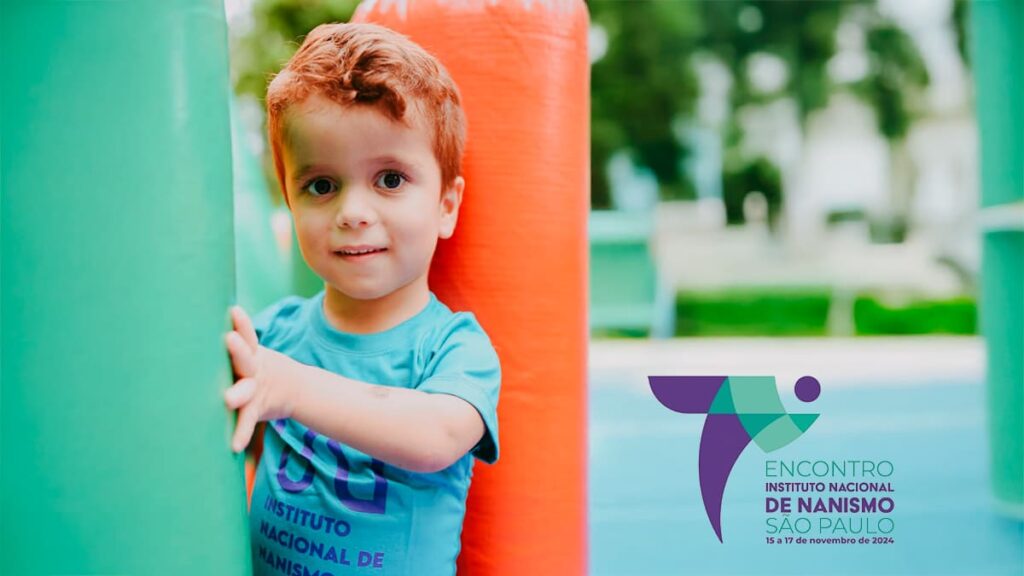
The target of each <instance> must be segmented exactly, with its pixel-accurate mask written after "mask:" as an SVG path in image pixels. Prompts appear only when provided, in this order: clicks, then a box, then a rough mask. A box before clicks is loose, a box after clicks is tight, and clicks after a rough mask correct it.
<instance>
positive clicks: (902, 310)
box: [853, 295, 978, 335]
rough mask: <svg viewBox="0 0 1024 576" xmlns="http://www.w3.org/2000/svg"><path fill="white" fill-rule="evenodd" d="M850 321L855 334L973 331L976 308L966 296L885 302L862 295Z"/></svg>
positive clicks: (976, 324)
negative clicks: (898, 302)
mask: <svg viewBox="0 0 1024 576" xmlns="http://www.w3.org/2000/svg"><path fill="white" fill-rule="evenodd" d="M853 321H854V326H855V329H856V333H857V334H858V335H880V334H977V333H978V307H977V304H976V303H975V301H974V298H971V297H967V296H962V297H959V298H951V299H948V300H914V301H910V302H907V303H905V304H886V303H885V302H883V301H881V300H880V299H878V298H877V297H874V296H867V295H864V296H858V297H857V299H856V300H854V303H853Z"/></svg>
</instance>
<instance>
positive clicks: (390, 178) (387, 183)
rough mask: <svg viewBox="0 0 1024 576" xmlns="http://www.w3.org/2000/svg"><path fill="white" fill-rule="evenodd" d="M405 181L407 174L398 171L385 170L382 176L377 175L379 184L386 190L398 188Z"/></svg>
mask: <svg viewBox="0 0 1024 576" xmlns="http://www.w3.org/2000/svg"><path fill="white" fill-rule="evenodd" d="M404 181H405V176H402V175H401V174H399V173H398V172H384V173H383V174H381V175H380V176H377V182H376V184H377V186H379V187H380V188H384V189H386V190H397V189H398V187H399V186H401V185H402V182H404Z"/></svg>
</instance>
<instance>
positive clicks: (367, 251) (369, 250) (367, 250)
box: [334, 246, 387, 258]
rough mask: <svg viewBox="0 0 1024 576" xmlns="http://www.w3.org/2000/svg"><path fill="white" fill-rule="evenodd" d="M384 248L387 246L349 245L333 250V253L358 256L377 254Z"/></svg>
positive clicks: (350, 256)
mask: <svg viewBox="0 0 1024 576" xmlns="http://www.w3.org/2000/svg"><path fill="white" fill-rule="evenodd" d="M386 250H387V248H376V247H373V246H351V247H346V248H342V249H340V250H335V251H334V253H335V254H337V255H338V256H341V257H342V258H360V257H366V256H370V255H372V254H379V253H381V252H384V251H386Z"/></svg>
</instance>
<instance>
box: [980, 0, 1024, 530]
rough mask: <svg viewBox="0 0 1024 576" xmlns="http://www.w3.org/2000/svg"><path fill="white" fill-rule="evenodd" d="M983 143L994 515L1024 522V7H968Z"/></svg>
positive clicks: (1013, 0) (1015, 2) (997, 0)
mask: <svg viewBox="0 0 1024 576" xmlns="http://www.w3.org/2000/svg"><path fill="white" fill-rule="evenodd" d="M971 20H972V23H971V26H972V29H971V32H972V35H971V36H972V46H971V47H972V49H973V52H972V61H973V65H974V76H975V82H976V86H977V112H978V114H977V115H978V129H979V133H980V142H981V206H982V208H981V212H980V218H979V221H980V223H981V228H982V234H983V238H982V275H981V285H982V290H981V325H982V331H983V333H984V335H985V339H986V342H987V344H988V401H989V411H988V413H989V435H990V440H991V462H992V484H993V488H994V492H995V498H996V502H997V507H998V509H999V510H1000V511H1001V512H1003V513H1005V514H1008V515H1010V516H1014V517H1017V518H1024V36H1022V32H1024V3H1021V2H1020V0H994V1H990V2H973V3H971Z"/></svg>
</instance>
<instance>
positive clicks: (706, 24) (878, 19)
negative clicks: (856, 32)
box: [588, 0, 928, 215]
mask: <svg viewBox="0 0 1024 576" xmlns="http://www.w3.org/2000/svg"><path fill="white" fill-rule="evenodd" d="M588 5H589V7H590V10H591V14H592V20H593V23H594V24H595V25H597V26H600V27H601V28H602V29H603V30H604V32H605V34H606V36H607V44H608V45H607V51H606V53H605V54H604V55H603V57H601V58H600V59H598V60H597V61H596V62H595V63H594V66H593V69H592V122H593V123H592V130H593V132H592V151H593V153H592V181H593V195H592V204H593V206H594V207H598V208H604V207H608V206H609V205H610V194H609V191H608V189H607V187H608V182H607V178H606V176H605V173H604V166H605V165H606V162H607V159H608V158H609V157H610V156H611V155H612V154H614V153H615V152H616V151H617V150H620V149H626V150H628V151H629V152H630V155H631V156H632V158H633V159H634V162H636V163H637V164H639V165H641V166H645V167H647V168H650V169H651V170H652V171H653V172H654V174H655V175H656V176H657V178H658V180H659V184H660V188H661V196H662V197H663V198H686V197H690V196H692V193H693V190H692V186H690V185H689V183H688V182H687V181H686V178H685V177H684V176H683V175H682V174H680V172H679V166H680V161H681V159H682V157H683V155H684V154H685V153H686V151H685V149H684V146H683V145H682V144H680V143H679V142H678V140H677V139H676V137H675V135H674V133H673V130H672V127H673V126H675V125H676V123H677V122H678V120H679V119H680V118H687V117H691V116H692V115H693V111H694V104H695V101H696V98H697V95H698V92H699V90H698V87H697V80H696V75H695V74H694V71H693V56H694V55H696V54H710V55H712V56H713V57H714V58H715V59H717V60H718V61H719V62H720V63H721V64H722V65H723V66H724V67H725V68H726V69H727V70H728V71H729V73H730V76H731V79H732V86H731V89H730V93H729V108H730V114H729V115H728V117H727V120H726V124H725V126H723V127H722V130H723V132H724V134H723V136H724V138H723V142H724V147H725V150H724V152H725V162H724V170H725V174H723V178H724V181H725V182H726V183H727V184H729V186H727V187H726V188H727V190H726V193H727V194H732V195H734V196H735V195H736V194H737V193H738V194H740V195H741V196H742V195H743V194H745V193H746V192H744V191H743V190H742V189H741V188H737V185H739V184H740V183H742V182H744V181H753V180H761V179H753V180H751V178H749V177H748V176H749V175H750V174H758V173H760V174H765V173H768V172H771V171H770V170H768V169H767V167H766V166H764V163H765V162H766V159H765V158H763V157H756V158H746V157H744V156H743V153H742V147H741V145H742V142H743V134H742V130H741V127H740V125H739V123H738V120H737V118H738V114H737V112H738V111H740V110H741V109H743V108H745V107H750V106H759V105H764V104H768V103H771V102H774V101H777V100H779V99H783V98H787V99H791V100H792V101H793V102H794V104H795V106H796V109H797V112H798V116H799V120H800V122H801V128H804V127H805V123H806V120H807V118H808V116H809V115H810V114H811V113H813V112H814V111H815V110H818V109H820V108H822V107H824V106H826V105H827V104H828V101H829V98H830V96H831V95H832V94H833V93H835V92H837V91H840V90H845V91H849V92H850V93H852V94H855V95H856V96H858V97H859V98H861V99H862V100H863V101H864V102H865V103H867V104H868V105H870V106H871V107H872V108H873V109H874V110H875V113H876V118H877V119H878V130H879V133H880V134H882V135H883V136H884V137H886V138H887V139H889V140H890V142H893V143H894V145H899V143H900V142H901V139H902V138H903V136H905V134H906V132H907V129H908V128H909V126H910V124H911V123H912V121H913V119H914V117H915V116H916V114H917V113H918V111H919V109H920V106H919V103H918V101H917V99H916V95H917V94H919V93H920V91H921V89H922V88H923V87H924V86H925V85H927V83H928V76H927V72H926V69H925V67H924V64H923V60H922V59H921V57H920V55H919V54H918V52H917V50H916V47H915V45H914V43H913V42H912V40H911V39H910V37H909V36H908V35H907V34H906V33H905V32H904V31H903V30H902V29H901V28H899V27H898V26H896V24H895V23H894V22H892V20H891V19H889V18H888V17H886V16H885V15H883V14H882V13H881V12H880V11H879V10H878V7H877V6H876V4H875V3H874V2H873V1H869V0H851V1H800V0H736V1H707V2H664V1H657V0H634V1H631V2H621V1H615V0H589V2H588ZM844 21H849V22H850V23H851V24H852V25H854V26H857V27H858V28H859V29H861V30H862V31H863V35H864V38H865V42H864V47H863V50H864V51H865V52H866V56H867V59H868V61H869V66H868V68H867V70H866V71H865V74H864V76H863V77H862V78H860V79H859V80H857V81H856V82H852V83H850V84H848V85H840V84H837V82H836V81H835V80H833V79H832V78H831V76H830V74H829V62H830V61H831V60H832V59H833V58H834V57H835V56H836V52H837V45H836V32H837V29H838V28H839V26H840V24H841V23H843V22H844ZM765 55H768V56H771V57H773V58H776V59H780V60H781V61H782V62H784V63H785V67H786V74H785V81H784V82H782V83H781V84H780V85H778V86H777V87H775V88H774V89H771V90H767V91H765V90H764V89H763V88H761V87H758V86H757V85H756V84H755V82H753V81H752V78H751V67H752V66H751V64H752V62H753V60H754V59H755V58H758V57H763V56H765ZM652 59H658V60H659V61H658V62H651V61H650V60H652ZM769 180H770V179H769ZM767 193H768V196H769V198H770V199H771V204H772V207H773V208H777V206H779V205H781V202H782V201H783V199H782V197H781V191H776V190H769V191H767ZM727 200H728V203H729V204H730V205H732V206H737V205H742V197H740V198H736V197H732V198H729V199H727ZM775 213H777V210H773V215H774V214H775Z"/></svg>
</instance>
